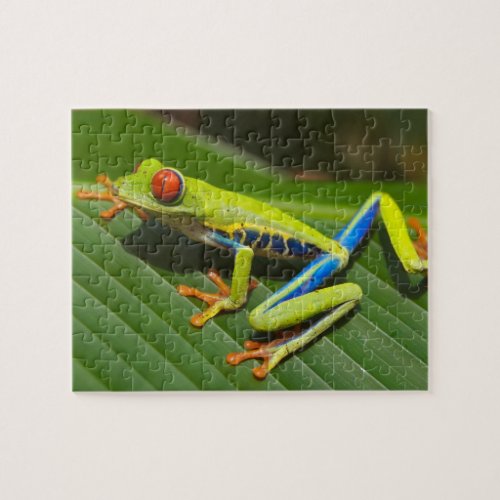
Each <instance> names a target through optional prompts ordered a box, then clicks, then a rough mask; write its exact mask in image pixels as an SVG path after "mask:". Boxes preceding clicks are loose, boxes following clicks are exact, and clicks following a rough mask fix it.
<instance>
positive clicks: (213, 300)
mask: <svg viewBox="0 0 500 500" xmlns="http://www.w3.org/2000/svg"><path fill="white" fill-rule="evenodd" d="M207 276H208V278H209V279H210V280H211V281H213V282H214V283H215V285H216V286H217V288H218V289H219V292H218V293H207V292H202V291H201V290H198V288H192V287H190V286H187V285H179V286H178V287H177V291H178V292H179V294H180V295H182V296H184V297H196V298H197V299H200V300H203V301H204V302H206V303H207V304H208V305H209V307H208V308H207V309H205V310H204V311H203V312H201V313H198V314H195V315H194V316H193V317H192V318H191V323H192V324H193V325H194V326H203V325H204V324H205V323H206V322H207V321H208V320H209V319H210V318H213V317H214V316H216V315H217V314H218V313H219V312H222V311H234V310H236V309H239V308H240V307H241V306H242V305H243V304H235V303H234V302H233V301H232V300H231V299H230V297H229V296H230V294H231V288H230V287H229V286H228V285H227V284H226V283H224V280H223V279H222V278H221V276H220V274H219V273H218V272H217V271H216V270H215V269H210V270H209V271H208V273H207ZM257 285H258V282H257V281H256V280H254V279H250V282H249V284H248V291H250V290H253V289H254V288H255V287H256V286H257Z"/></svg>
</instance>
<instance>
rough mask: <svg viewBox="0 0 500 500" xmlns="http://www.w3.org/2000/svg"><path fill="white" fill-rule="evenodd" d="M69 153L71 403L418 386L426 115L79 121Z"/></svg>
mask: <svg viewBox="0 0 500 500" xmlns="http://www.w3.org/2000/svg"><path fill="white" fill-rule="evenodd" d="M72 138H73V149H72V173H73V193H74V202H73V252H74V254H73V282H74V292H73V314H74V323H73V356H74V389H75V390H119V391H124V390H127V391H135V390H139V391H141V390H147V391H151V390H155V391H156V390H331V389H335V390H381V389H393V390H424V389H426V388H427V362H428V352H427V340H428V339H427V279H426V277H425V272H422V271H424V269H425V267H426V260H427V259H426V244H427V243H426V236H425V230H426V228H427V223H426V221H427V185H426V182H427V112H426V110H418V109H417V110H414V109H390V110H383V109H339V110H331V109H319V110H317V109H274V110H273V109H261V110H249V109H245V110H238V109H236V110H234V109H223V110H211V109H205V110H196V109H193V110H175V109H173V110H146V111H140V110H113V109H110V110H75V111H74V112H73V117H72ZM159 162H161V163H159ZM163 169H169V170H168V172H169V173H168V176H167V177H165V175H167V174H163V177H161V179H160V178H156V177H155V176H156V174H157V173H158V172H159V171H161V172H164V170H163ZM104 175H105V176H106V177H104ZM97 176H100V177H99V179H100V181H99V183H96V177H97ZM166 178H168V179H169V181H168V182H166V181H164V179H166ZM104 179H109V180H107V181H105V180H104ZM155 179H160V180H155ZM172 179H173V181H172ZM106 182H107V184H106ZM153 187H154V189H153ZM78 193H80V194H78ZM381 193H386V194H381ZM117 200H119V201H120V203H118V201H117ZM166 200H167V201H166ZM168 200H175V201H173V202H171V201H168ZM367 200H368V201H367ZM112 206H113V207H114V208H113V210H110V208H111V207H112ZM396 206H398V207H399V209H401V211H402V215H401V212H399V209H396V208H395V207H396ZM134 207H135V208H140V209H141V211H140V212H133V211H132V210H129V209H130V208H134ZM103 214H104V215H105V216H106V214H108V215H107V217H108V220H104V219H103V217H102V215H103ZM109 218H111V219H109ZM409 218H412V219H411V221H410V223H409V225H408V226H407V225H406V224H405V223H404V222H402V221H404V220H405V219H409ZM412 240H413V242H412ZM252 254H254V256H253V259H252V257H251V255H252ZM213 269H217V270H220V274H216V273H214V272H213V271H211V270H213ZM207 273H209V275H208V276H210V277H207ZM412 273H415V274H412ZM179 287H181V288H179ZM266 301H267V302H266Z"/></svg>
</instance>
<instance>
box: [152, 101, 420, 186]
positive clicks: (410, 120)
mask: <svg viewBox="0 0 500 500" xmlns="http://www.w3.org/2000/svg"><path fill="white" fill-rule="evenodd" d="M158 113H160V114H161V116H162V118H163V119H164V120H165V121H166V122H168V123H175V124H178V125H181V126H185V127H187V128H188V129H190V130H191V132H192V133H194V134H201V135H205V136H209V137H210V140H211V141H213V142H221V143H227V144H230V145H231V146H235V147H237V148H240V149H241V150H242V151H243V152H246V153H250V154H252V155H255V156H257V157H260V158H262V159H264V160H265V161H266V162H268V163H270V164H271V165H273V166H275V167H283V168H284V169H286V170H287V171H288V172H290V173H294V174H296V175H300V176H303V177H304V178H311V179H321V178H325V179H331V178H333V179H335V180H365V181H366V180H372V181H378V180H407V181H425V180H426V176H427V110H425V109H371V110H370V109H337V110H330V109H301V110H296V109H275V110H269V109H262V110H259V109H242V110H231V109H206V110H175V109H174V110H162V111H158ZM188 133H189V132H188Z"/></svg>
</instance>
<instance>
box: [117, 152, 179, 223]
mask: <svg viewBox="0 0 500 500" xmlns="http://www.w3.org/2000/svg"><path fill="white" fill-rule="evenodd" d="M113 187H114V189H115V190H116V194H117V195H118V197H119V198H120V199H121V200H123V201H124V202H125V203H127V204H130V205H133V206H136V207H139V208H142V209H145V210H149V211H152V212H156V213H163V214H167V213H169V212H178V211H180V210H179V209H180V207H181V205H182V200H183V198H184V195H185V193H186V181H185V179H184V176H183V175H182V174H181V173H180V172H179V171H178V170H176V169H175V168H172V167H165V166H164V165H163V164H162V163H160V162H159V161H158V160H155V159H149V160H144V161H143V162H142V163H141V164H140V165H138V166H137V167H136V169H135V170H134V173H132V174H129V175H126V176H124V177H120V178H119V179H117V180H116V181H115V182H114V184H113Z"/></svg>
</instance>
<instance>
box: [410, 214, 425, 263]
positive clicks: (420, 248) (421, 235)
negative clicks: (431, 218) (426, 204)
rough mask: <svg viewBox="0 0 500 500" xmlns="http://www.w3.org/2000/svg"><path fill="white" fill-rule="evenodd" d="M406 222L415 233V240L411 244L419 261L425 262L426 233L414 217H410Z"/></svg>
mask: <svg viewBox="0 0 500 500" xmlns="http://www.w3.org/2000/svg"><path fill="white" fill-rule="evenodd" d="M407 222H408V226H410V227H411V228H412V229H413V230H414V231H415V232H416V233H417V239H416V240H415V241H414V242H413V246H414V247H415V250H416V251H417V254H418V256H419V257H420V258H421V259H424V260H427V233H426V232H425V229H424V228H423V227H422V224H420V222H419V220H418V219H417V218H416V217H410V218H409V219H408V221H407Z"/></svg>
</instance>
